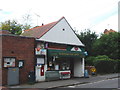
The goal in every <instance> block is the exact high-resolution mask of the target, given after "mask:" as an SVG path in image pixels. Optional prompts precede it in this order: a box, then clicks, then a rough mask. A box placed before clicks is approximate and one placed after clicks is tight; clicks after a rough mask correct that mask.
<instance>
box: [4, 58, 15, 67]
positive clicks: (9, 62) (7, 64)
mask: <svg viewBox="0 0 120 90" xmlns="http://www.w3.org/2000/svg"><path fill="white" fill-rule="evenodd" d="M4 67H15V58H4Z"/></svg>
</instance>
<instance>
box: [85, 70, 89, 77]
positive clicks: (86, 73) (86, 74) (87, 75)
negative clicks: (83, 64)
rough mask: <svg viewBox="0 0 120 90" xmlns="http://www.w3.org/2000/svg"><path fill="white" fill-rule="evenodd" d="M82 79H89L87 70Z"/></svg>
mask: <svg viewBox="0 0 120 90" xmlns="http://www.w3.org/2000/svg"><path fill="white" fill-rule="evenodd" d="M84 77H85V78H89V74H88V70H85V72H84Z"/></svg>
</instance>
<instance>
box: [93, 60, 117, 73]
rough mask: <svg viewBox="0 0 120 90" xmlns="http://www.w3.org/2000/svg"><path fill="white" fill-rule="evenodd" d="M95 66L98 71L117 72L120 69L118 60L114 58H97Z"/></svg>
mask: <svg viewBox="0 0 120 90" xmlns="http://www.w3.org/2000/svg"><path fill="white" fill-rule="evenodd" d="M94 66H95V67H96V69H97V73H116V72H118V71H119V69H118V62H117V61H114V60H96V61H95V62H94Z"/></svg>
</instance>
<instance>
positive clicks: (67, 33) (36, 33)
mask: <svg viewBox="0 0 120 90" xmlns="http://www.w3.org/2000/svg"><path fill="white" fill-rule="evenodd" d="M22 35H23V36H31V37H35V38H36V40H40V41H46V42H52V43H59V44H69V45H77V46H84V45H83V43H82V42H81V41H80V40H79V39H78V37H77V36H76V34H75V33H74V31H73V29H72V27H71V26H70V24H69V23H68V22H67V20H66V19H65V18H64V17H62V18H61V19H60V20H58V21H56V22H52V23H49V24H46V25H43V26H39V27H35V28H32V29H28V30H25V31H24V33H23V34H22Z"/></svg>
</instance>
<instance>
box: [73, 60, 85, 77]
mask: <svg viewBox="0 0 120 90" xmlns="http://www.w3.org/2000/svg"><path fill="white" fill-rule="evenodd" d="M83 67H84V65H83V63H82V59H77V60H75V61H74V77H83V76H84V69H83Z"/></svg>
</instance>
